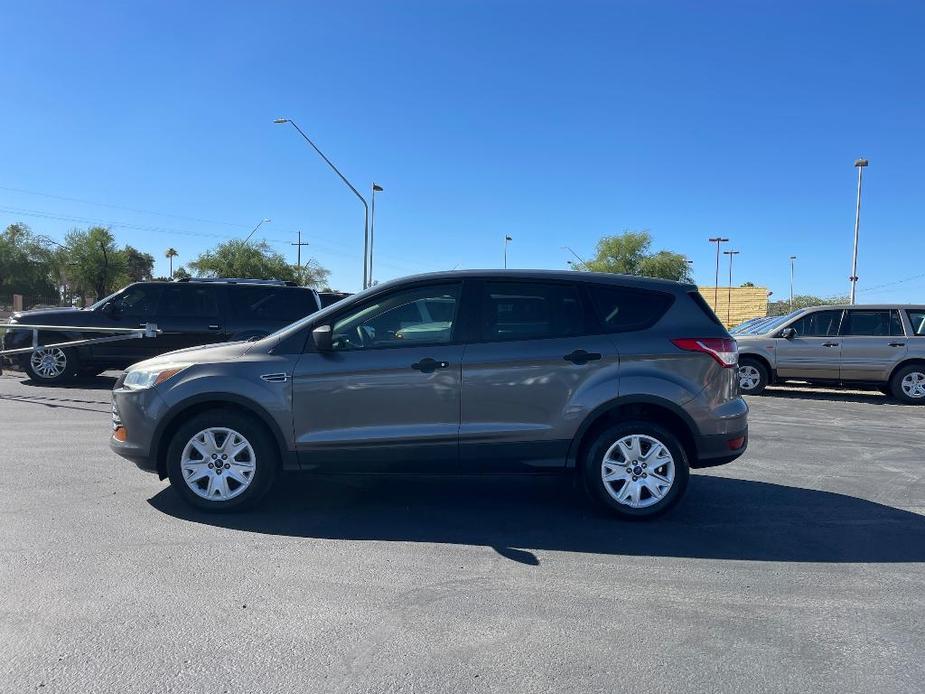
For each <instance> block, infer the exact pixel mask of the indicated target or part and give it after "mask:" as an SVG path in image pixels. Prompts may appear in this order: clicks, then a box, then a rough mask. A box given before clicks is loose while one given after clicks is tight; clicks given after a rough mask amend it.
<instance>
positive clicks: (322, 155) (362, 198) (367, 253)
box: [273, 118, 369, 289]
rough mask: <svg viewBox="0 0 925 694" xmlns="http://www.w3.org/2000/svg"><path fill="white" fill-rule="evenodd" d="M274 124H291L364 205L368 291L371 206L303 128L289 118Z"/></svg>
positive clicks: (365, 280) (367, 282) (364, 285)
mask: <svg viewBox="0 0 925 694" xmlns="http://www.w3.org/2000/svg"><path fill="white" fill-rule="evenodd" d="M273 122H274V123H276V124H277V125H281V124H283V123H289V125H291V126H292V127H293V128H295V129H296V130H297V131H298V133H299V135H301V136H302V137H303V138H304V139H305V141H306V142H307V143H308V144H310V145H311V146H312V149H313V150H315V151H316V152H317V153H318V156H320V157H321V158H322V159H324V162H325V163H326V164H327V165H328V166H330V167H331V169H332V170H333V171H334V173H336V174H337V175H338V176H339V177H340V180H342V181H343V182H344V183H345V184H346V185H347V187H348V188H349V189H350V190H351V191H353V194H354V195H356V196H357V197H358V198H359V199H360V202H362V203H363V212H364V217H363V289H366V288H367V287H368V286H369V274H368V271H369V205H368V204H367V202H366V198H364V197H363V196H362V195H360V191H358V190H357V189H356V188H354V187H353V184H352V183H351V182H350V181H348V180H347V177H346V176H344V174H342V173H341V172H340V171H339V170H338V168H337V167H336V166H334V163H333V162H332V161H331V160H330V159H328V158H327V157H326V156H324V152H322V151H321V150H320V149H318V146H317V145H316V144H315V143H314V142H312V141H311V140H310V139H309V137H308V135H306V134H305V133H304V132H302V128H300V127H299V126H298V125H296V123H295V121H294V120H291V119H289V118H276V119H274V120H273Z"/></svg>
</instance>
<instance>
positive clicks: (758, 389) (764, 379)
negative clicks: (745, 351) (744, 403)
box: [738, 357, 769, 395]
mask: <svg viewBox="0 0 925 694" xmlns="http://www.w3.org/2000/svg"><path fill="white" fill-rule="evenodd" d="M738 376H739V392H740V393H742V395H761V393H763V392H764V389H765V388H767V387H768V380H769V376H768V369H767V367H766V366H765V365H764V364H762V363H761V362H760V361H758V360H757V359H749V358H747V357H746V358H743V359H740V360H739V371H738Z"/></svg>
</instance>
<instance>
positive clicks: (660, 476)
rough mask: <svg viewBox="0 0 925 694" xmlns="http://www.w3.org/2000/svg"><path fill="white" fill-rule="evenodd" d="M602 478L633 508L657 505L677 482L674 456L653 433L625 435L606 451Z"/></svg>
mask: <svg viewBox="0 0 925 694" xmlns="http://www.w3.org/2000/svg"><path fill="white" fill-rule="evenodd" d="M601 479H602V480H603V482H604V488H605V489H606V490H607V493H608V494H610V496H611V497H613V499H614V500H615V501H616V502H617V503H619V504H622V505H624V506H629V507H630V508H647V507H649V506H654V505H655V504H657V503H658V502H659V501H661V500H662V499H663V498H664V497H665V495H667V494H668V492H669V491H671V487H672V485H673V484H674V479H675V464H674V458H673V457H672V455H671V451H669V450H668V447H667V446H666V445H665V444H663V443H662V442H661V441H659V440H658V439H656V438H654V437H652V436H648V435H646V434H631V435H629V436H624V437H623V438H621V439H619V440H618V441H617V442H616V443H614V444H613V445H612V446H611V447H610V448H608V449H607V452H606V453H605V454H604V459H603V461H602V462H601Z"/></svg>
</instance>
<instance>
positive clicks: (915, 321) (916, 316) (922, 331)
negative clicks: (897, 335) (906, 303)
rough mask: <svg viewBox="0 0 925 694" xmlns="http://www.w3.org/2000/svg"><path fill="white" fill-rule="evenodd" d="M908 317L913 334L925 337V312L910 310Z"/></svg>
mask: <svg viewBox="0 0 925 694" xmlns="http://www.w3.org/2000/svg"><path fill="white" fill-rule="evenodd" d="M906 316H908V318H909V324H910V325H911V326H912V334H913V335H925V311H921V310H912V309H909V310H907V311H906Z"/></svg>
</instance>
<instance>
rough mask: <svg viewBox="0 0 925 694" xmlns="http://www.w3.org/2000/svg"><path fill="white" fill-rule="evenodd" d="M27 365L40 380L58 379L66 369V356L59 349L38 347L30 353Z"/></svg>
mask: <svg viewBox="0 0 925 694" xmlns="http://www.w3.org/2000/svg"><path fill="white" fill-rule="evenodd" d="M29 364H30V365H31V366H32V370H33V371H34V372H35V374H36V375H37V376H39V377H41V378H58V377H59V376H61V375H62V374H63V373H64V371H65V369H67V355H66V354H65V353H64V351H63V350H62V349H60V348H59V347H52V348H51V349H49V348H47V347H40V348H39V349H37V350H34V351H33V352H32V356H31V357H30V358H29Z"/></svg>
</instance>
